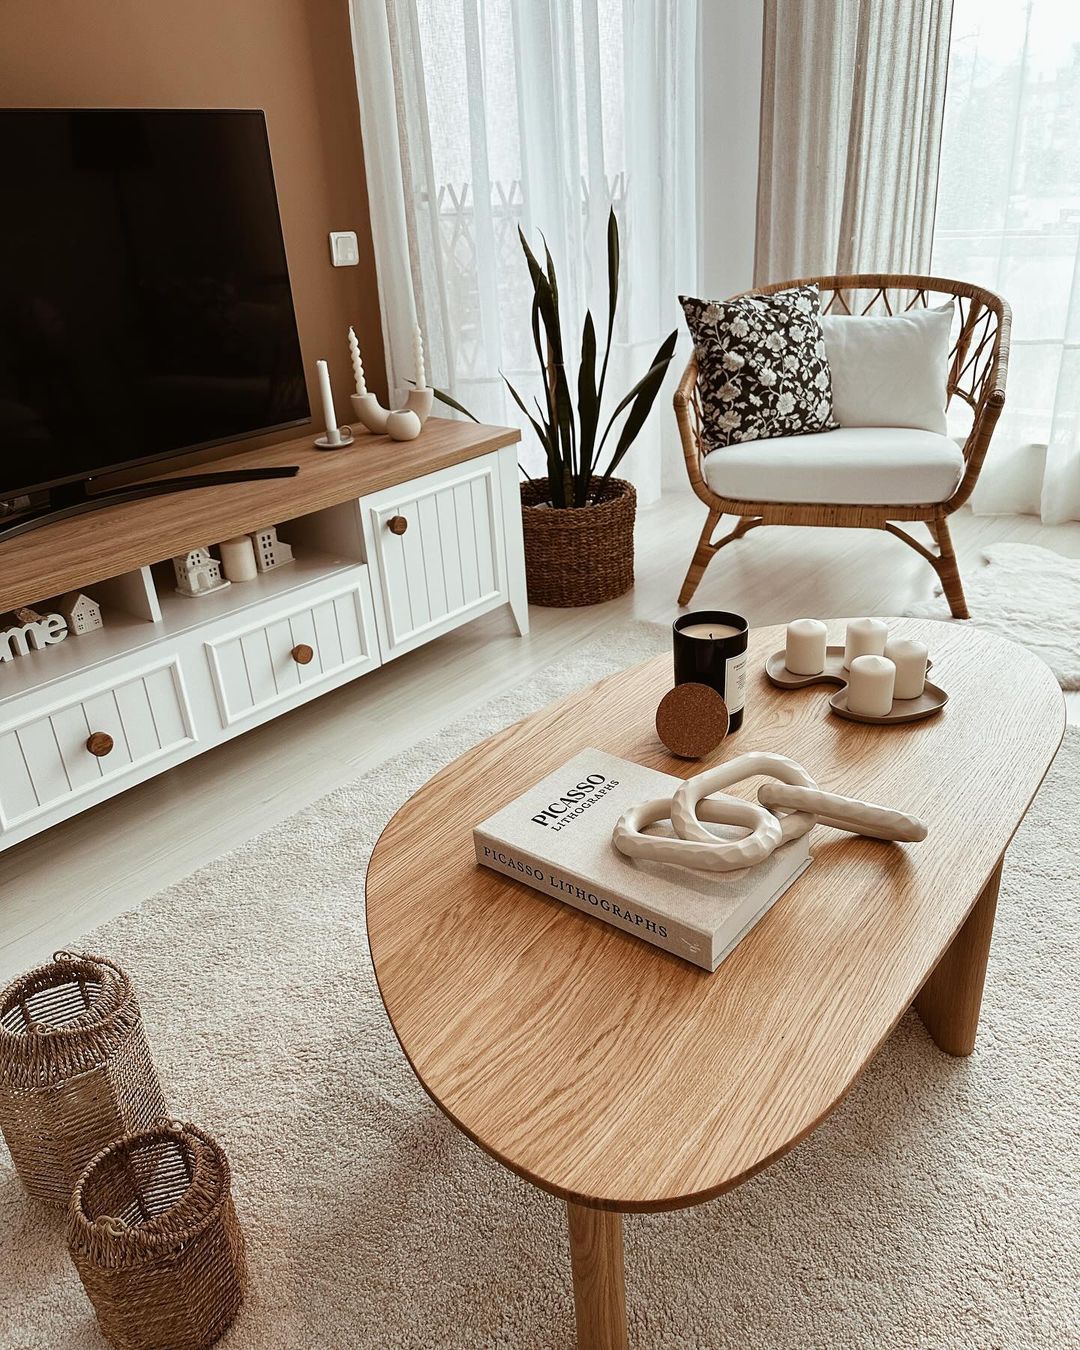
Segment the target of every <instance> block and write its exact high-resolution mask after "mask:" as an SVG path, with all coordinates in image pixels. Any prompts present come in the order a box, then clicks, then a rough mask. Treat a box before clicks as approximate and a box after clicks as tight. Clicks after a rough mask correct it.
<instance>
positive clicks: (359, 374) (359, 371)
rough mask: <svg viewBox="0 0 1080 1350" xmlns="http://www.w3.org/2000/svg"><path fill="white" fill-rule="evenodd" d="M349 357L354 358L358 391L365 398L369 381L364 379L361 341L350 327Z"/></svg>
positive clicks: (354, 372) (353, 364)
mask: <svg viewBox="0 0 1080 1350" xmlns="http://www.w3.org/2000/svg"><path fill="white" fill-rule="evenodd" d="M349 357H350V359H351V360H352V369H353V379H354V380H355V381H356V392H357V394H358V395H359V396H360V398H363V397H364V395H365V394H366V393H367V381H366V380H365V379H364V363H363V361H362V360H361V359H360V343H359V342H358V341H357V338H356V334H355V333H354V332H353V330H352V329H351V328H350V329H349Z"/></svg>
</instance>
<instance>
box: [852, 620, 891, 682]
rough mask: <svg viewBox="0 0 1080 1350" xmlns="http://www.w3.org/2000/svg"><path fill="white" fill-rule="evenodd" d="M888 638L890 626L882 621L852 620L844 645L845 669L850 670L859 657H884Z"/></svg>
mask: <svg viewBox="0 0 1080 1350" xmlns="http://www.w3.org/2000/svg"><path fill="white" fill-rule="evenodd" d="M888 637H889V629H888V625H887V624H884V623H882V621H881V620H880V619H852V620H851V622H850V623H849V624H848V626H847V640H846V641H845V643H844V669H845V670H848V669H849V668H850V666H851V663H852V661H854V660H855V658H856V657H857V656H884V654H885V643H886V641H887V640H888Z"/></svg>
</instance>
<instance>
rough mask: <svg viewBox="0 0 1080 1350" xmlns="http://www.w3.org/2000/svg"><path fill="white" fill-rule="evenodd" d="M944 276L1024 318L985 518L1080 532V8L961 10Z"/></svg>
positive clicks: (946, 186)
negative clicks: (1077, 524)
mask: <svg viewBox="0 0 1080 1350" xmlns="http://www.w3.org/2000/svg"><path fill="white" fill-rule="evenodd" d="M933 265H934V270H935V271H936V272H939V273H944V274H945V275H947V276H955V277H962V278H964V279H965V280H970V281H976V282H979V283H981V284H982V285H985V286H989V287H990V288H991V289H992V290H996V291H998V292H999V293H1000V294H1001V295H1003V296H1004V297H1005V299H1006V300H1008V301H1009V303H1010V304H1011V305H1012V308H1013V330H1012V346H1011V354H1010V361H1009V380H1008V387H1007V390H1006V402H1005V409H1004V411H1003V413H1002V415H1001V420H1000V422H999V423H998V426H997V429H996V431H995V433H994V440H993V442H992V443H991V446H990V453H989V454H988V455H987V459H986V464H985V466H984V468H983V472H982V475H981V477H980V479H979V485H978V487H977V488H976V491H975V494H974V496H973V498H972V506H973V507H974V509H975V510H976V511H982V512H986V513H995V512H1004V513H1013V512H1031V513H1034V514H1039V515H1041V516H1042V518H1043V520H1044V521H1046V522H1048V523H1051V522H1059V521H1063V520H1075V519H1080V5H1077V4H1076V3H1075V0H1015V3H1010V4H1002V3H993V4H991V3H987V0H955V3H954V12H953V29H952V43H951V52H950V64H949V83H948V92H947V96H946V107H945V128H944V134H943V139H942V153H941V179H940V185H939V190H938V208H937V221H936V226H935V233H934V255H933Z"/></svg>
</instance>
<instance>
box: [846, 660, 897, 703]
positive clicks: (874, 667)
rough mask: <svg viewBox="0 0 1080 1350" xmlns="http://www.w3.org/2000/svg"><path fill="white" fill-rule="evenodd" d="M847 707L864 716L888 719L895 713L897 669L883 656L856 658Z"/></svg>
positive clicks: (852, 666)
mask: <svg viewBox="0 0 1080 1350" xmlns="http://www.w3.org/2000/svg"><path fill="white" fill-rule="evenodd" d="M849 676H850V678H849V679H848V692H847V704H848V707H849V708H850V709H851V711H852V712H853V713H861V714H862V716H863V717H885V716H887V715H888V714H889V713H890V712H891V711H892V704H893V688H894V686H895V684H896V667H895V666H894V665H893V663H892V662H891V661H889V660H887V659H886V658H885V657H884V656H856V658H855V659H854V661H852V663H851V670H850V672H849Z"/></svg>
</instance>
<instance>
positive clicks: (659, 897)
mask: <svg viewBox="0 0 1080 1350" xmlns="http://www.w3.org/2000/svg"><path fill="white" fill-rule="evenodd" d="M682 783H683V779H681V778H676V777H674V776H673V775H672V774H666V773H660V772H659V771H658V770H656V769H649V768H646V767H645V766H644V765H641V764H633V763H631V762H629V761H628V760H625V759H619V758H618V757H617V756H616V755H609V754H607V753H606V752H605V751H603V750H583V751H582V752H581V754H579V755H575V756H574V758H573V759H571V760H569V761H568V762H567V763H566V764H564V765H563V766H562V768H561V769H557V770H556V771H555V772H554V773H552V774H549V775H548V776H547V777H546V778H544V779H543V780H542V781H541V782H539V783H537V784H536V786H535V787H532V788H530V789H529V790H528V791H527V792H524V793H522V795H521V796H520V797H518V798H516V799H515V800H514V801H512V802H510V803H508V805H506V806H504V807H503V808H502V809H501V810H500V811H496V813H495V814H494V815H493V816H491V817H489V819H487V820H485V821H484V822H483V824H481V825H477V826H476V828H475V829H474V830H473V842H474V845H475V848H476V861H477V862H478V863H479V864H481V865H482V866H484V867H490V868H491V869H492V870H493V871H496V872H501V873H503V874H504V875H506V876H509V877H513V878H514V879H515V880H517V881H523V882H525V884H526V885H529V886H532V887H534V888H535V889H536V890H538V891H541V892H543V893H544V894H545V895H551V896H555V897H556V898H557V899H559V900H563V901H565V903H566V904H568V905H573V906H574V908H575V909H580V910H582V911H584V912H585V913H586V914H592V915H595V917H596V918H598V919H603V920H604V921H605V922H607V923H610V924H614V925H615V926H616V927H618V928H622V929H623V930H624V931H625V932H629V933H634V934H635V935H636V936H637V937H640V938H644V939H645V941H646V942H651V943H652V944H653V945H654V946H656V947H662V948H663V950H664V951H666V952H671V953H672V954H673V955H675V956H681V957H682V958H683V959H684V960H686V961H691V962H693V964H694V965H697V966H701V967H702V968H703V969H705V970H715V969H716V967H717V966H718V965H719V964H720V962H721V961H722V960H723V959H724V957H725V956H727V955H728V953H729V952H731V951H732V950H733V949H734V948H735V947H736V946H737V944H738V943H739V942H740V941H741V940H742V938H744V937H745V936H746V934H747V933H748V932H749V931H750V929H751V928H752V927H753V926H754V924H755V923H757V921H758V919H760V918H761V917H762V916H763V915H764V914H765V913H766V912H767V911H768V910H769V909H770V908H771V906H772V905H773V904H775V903H776V901H777V900H779V898H780V897H781V896H782V895H783V893H784V892H785V891H786V890H787V888H788V887H789V886H790V885H791V883H792V882H793V881H794V880H795V878H796V877H798V876H799V875H800V874H801V873H802V872H804V871H805V870H806V868H807V867H809V865H810V850H809V845H808V842H807V838H808V837H807V835H803V836H802V838H800V839H793V840H791V841H790V842H789V843H787V844H783V845H781V847H780V848H778V849H776V851H775V852H774V853H772V854H771V855H770V856H769V857H768V858H766V859H765V860H764V862H761V863H758V864H757V865H756V866H755V867H746V868H742V869H740V870H739V871H737V872H706V871H701V870H700V869H697V868H689V867H679V866H676V865H674V864H670V863H657V862H651V861H645V860H643V859H637V858H628V857H626V856H625V854H622V853H620V852H619V851H618V849H617V848H616V847H615V845H614V844H613V843H612V840H611V832H612V830H613V829H614V828H615V824H616V822H617V821H618V819H619V817H620V816H621V815H622V814H623V812H624V811H626V810H628V809H629V807H631V806H635V805H637V804H638V803H640V802H645V801H651V800H653V799H654V798H657V797H668V798H669V797H671V796H672V794H673V793H674V792H675V791H676V789H677V788H679V787H680V786H681V785H682ZM707 828H708V829H710V830H711V831H713V832H714V833H715V834H716V836H717V838H718V839H733V838H738V837H739V836H740V835H741V834H743V833H745V832H744V831H742V830H739V829H737V828H736V827H734V826H724V825H710V826H707ZM647 832H648V833H650V834H658V835H665V834H666V835H668V836H670V835H672V834H673V830H672V827H671V823H670V822H669V821H664V822H661V823H660V824H657V825H653V826H650V827H649V830H648V831H647Z"/></svg>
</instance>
